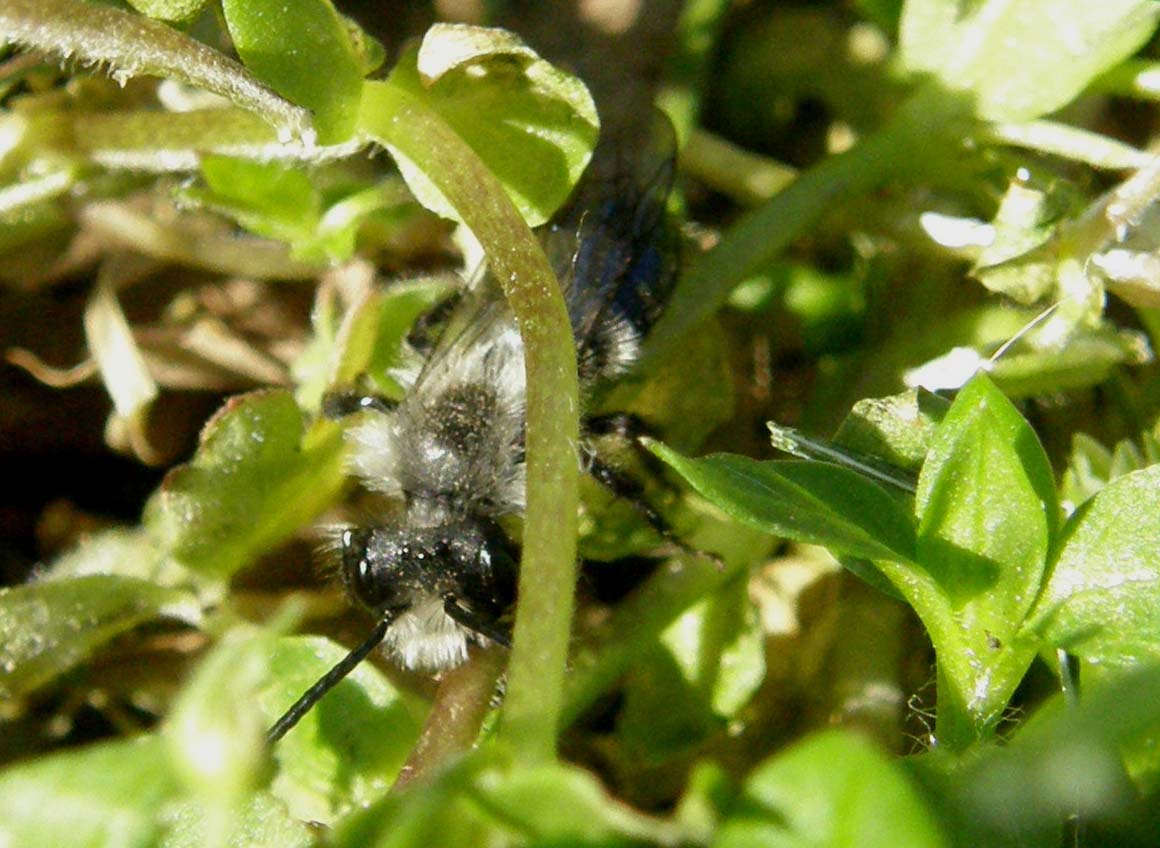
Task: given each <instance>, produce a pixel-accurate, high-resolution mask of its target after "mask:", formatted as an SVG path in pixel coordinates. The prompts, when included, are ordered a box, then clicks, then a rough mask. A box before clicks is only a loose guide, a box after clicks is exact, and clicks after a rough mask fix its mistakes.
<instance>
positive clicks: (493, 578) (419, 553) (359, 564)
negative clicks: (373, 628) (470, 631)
mask: <svg viewBox="0 0 1160 848" xmlns="http://www.w3.org/2000/svg"><path fill="white" fill-rule="evenodd" d="M339 544H340V547H341V550H342V579H343V583H344V584H345V585H346V589H347V592H348V593H349V594H350V596H351V597H352V598H354V599H355V600H356V601H357V602H358V603H360V604H362V605H363V606H364V607H366V608H367V609H368V610H370V611H371V612H373V613H375V614H378V615H382V614H384V613H386V612H388V611H391V610H400V609H404V608H406V607H410V606H412V605H413V604H415V603H419V602H421V601H422V600H423V599H424V598H428V597H430V596H437V597H447V596H454V597H460V598H467V599H471V600H472V601H475V602H476V603H479V604H482V605H484V606H488V607H496V608H503V607H505V606H506V605H507V604H508V603H510V601H511V598H512V596H513V595H514V584H515V559H514V555H513V553H512V550H511V544H510V542H508V541H507V539H506V537H505V536H504V535H503V533H502V531H500V530H499V528H498V527H494V528H493V527H492V526H491V525H490V522H487V523H486V524H485V523H482V522H477V521H455V522H452V523H448V524H444V525H440V526H436V527H422V528H415V527H407V526H399V527H349V528H346V529H345V530H343V531H342V533H341V535H340V539H339Z"/></svg>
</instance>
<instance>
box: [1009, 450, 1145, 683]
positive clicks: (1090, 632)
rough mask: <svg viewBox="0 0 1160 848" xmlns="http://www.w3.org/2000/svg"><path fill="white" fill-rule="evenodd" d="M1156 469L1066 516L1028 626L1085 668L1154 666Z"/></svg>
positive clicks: (1126, 479) (1130, 477) (1111, 487)
mask: <svg viewBox="0 0 1160 848" xmlns="http://www.w3.org/2000/svg"><path fill="white" fill-rule="evenodd" d="M1158 503H1160V465H1153V466H1151V467H1149V468H1146V469H1144V470H1142V471H1135V472H1132V473H1130V474H1127V475H1125V476H1123V477H1119V478H1117V479H1115V480H1113V481H1112V482H1110V483H1109V484H1108V485H1107V486H1106V487H1104V489H1103V490H1101V491H1100V492H1099V493H1098V494H1096V495H1095V497H1093V498H1092V499H1091V500H1090V501H1088V502H1087V503H1085V504H1084V505H1083V506H1081V507H1080V509H1079V510H1078V511H1077V512H1076V513H1075V514H1074V515H1073V516H1072V517H1071V519H1070V520H1069V521H1068V523H1067V526H1066V527H1065V530H1064V534H1063V542H1062V544H1061V546H1060V550H1059V556H1058V559H1057V560H1056V563H1055V566H1054V568H1053V569H1052V572H1051V577H1050V579H1049V580H1048V582H1047V588H1046V590H1045V592H1044V594H1043V597H1042V598H1041V599H1040V600H1039V603H1038V604H1037V606H1036V611H1035V614H1034V616H1033V617H1032V621H1031V622H1030V627H1031V628H1032V629H1033V630H1034V631H1036V632H1038V633H1040V634H1041V635H1042V637H1043V638H1044V639H1046V640H1047V641H1048V643H1050V644H1051V645H1055V646H1057V647H1061V648H1064V649H1066V650H1067V651H1069V652H1070V653H1073V654H1076V655H1078V656H1080V657H1082V658H1083V659H1085V660H1088V661H1090V662H1095V663H1100V664H1102V665H1111V666H1129V665H1136V664H1139V663H1141V662H1145V661H1151V662H1155V661H1157V660H1160V511H1158V510H1157V509H1156V506H1157V504H1158Z"/></svg>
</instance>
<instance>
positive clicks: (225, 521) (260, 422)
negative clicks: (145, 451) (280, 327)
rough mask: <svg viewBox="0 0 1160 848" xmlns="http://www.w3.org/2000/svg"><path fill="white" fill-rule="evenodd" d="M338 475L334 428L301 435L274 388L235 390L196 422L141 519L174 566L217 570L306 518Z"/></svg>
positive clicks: (297, 419) (294, 411)
mask: <svg viewBox="0 0 1160 848" xmlns="http://www.w3.org/2000/svg"><path fill="white" fill-rule="evenodd" d="M343 480H344V475H343V468H342V439H341V435H340V432H339V429H338V428H337V427H335V426H332V425H330V424H328V423H325V422H323V423H320V424H319V425H317V426H316V427H315V428H313V429H312V430H311V431H310V432H309V433H307V432H306V431H305V430H304V425H303V419H302V413H301V412H299V411H298V407H297V406H295V404H294V399H293V398H292V397H291V396H290V395H289V394H288V393H286V392H284V391H266V392H255V393H252V394H248V395H241V396H239V397H235V398H232V399H231V400H230V401H229V402H228V403H227V404H226V405H225V407H223V408H222V409H221V410H220V411H219V412H218V413H217V414H216V415H215V416H214V418H213V419H211V420H210V422H209V423H208V424H207V425H206V427H205V430H204V431H203V432H202V438H201V445H200V447H199V448H198V451H197V454H196V455H195V456H194V458H193V460H192V461H191V462H190V463H189V464H187V465H184V466H181V467H179V468H176V469H174V470H173V471H171V472H170V473H169V474H168V475H166V477H165V481H164V482H163V483H162V485H161V489H160V491H158V493H157V494H156V495H155V496H154V498H153V500H152V501H151V502H150V504H149V505H148V507H147V510H146V525H147V526H148V527H150V528H153V529H154V530H155V532H157V533H158V535H159V536H160V537H161V538H162V539H163V540H164V541H165V544H166V546H167V549H168V550H170V551H171V552H172V555H173V556H174V557H175V558H177V559H178V560H179V561H180V562H181V563H182V564H184V565H185V566H187V567H188V568H190V569H192V570H193V571H196V572H198V573H202V574H208V575H215V576H223V577H224V576H228V575H230V574H233V573H234V572H235V571H237V570H238V569H239V568H242V567H243V566H245V565H246V564H248V563H249V562H251V561H252V560H253V558H254V557H256V556H257V555H258V554H260V553H262V552H263V551H266V550H269V549H270V548H272V547H274V546H275V545H277V544H278V543H279V542H281V541H282V540H284V539H285V538H286V537H288V536H289V535H290V534H291V533H293V532H294V531H295V530H297V529H298V528H299V527H301V526H302V525H304V524H306V523H307V522H308V521H310V520H311V519H312V518H313V517H314V516H315V515H317V514H318V512H319V511H320V510H321V509H322V508H324V507H325V506H327V505H328V504H330V503H332V502H333V501H334V499H335V498H336V497H337V496H338V492H339V490H340V489H341V487H342V483H343Z"/></svg>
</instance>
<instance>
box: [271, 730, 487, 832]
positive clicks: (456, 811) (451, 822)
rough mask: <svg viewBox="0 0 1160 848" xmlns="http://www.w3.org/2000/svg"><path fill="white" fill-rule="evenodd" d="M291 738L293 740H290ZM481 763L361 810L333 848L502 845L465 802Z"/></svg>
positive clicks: (343, 826)
mask: <svg viewBox="0 0 1160 848" xmlns="http://www.w3.org/2000/svg"><path fill="white" fill-rule="evenodd" d="M287 738H289V737H287ZM476 760H477V758H475V759H473V758H471V757H470V756H469V757H468V758H467V759H466V760H461V761H460V762H459V763H457V764H455V765H453V766H451V767H450V768H449V769H446V770H444V771H443V772H441V773H439V774H438V775H436V776H435V777H434V779H432V780H427V781H423V782H422V783H418V784H411V785H410V786H408V787H407V788H406V789H404V790H403V791H401V792H399V791H396V792H392V793H390V794H388V795H387V796H386V797H384V798H381V799H379V800H378V801H377V802H376V803H374V804H371V805H368V806H364V808H363V809H360V810H356V811H355V812H354V813H352V814H351V815H349V816H346V817H344V818H343V820H342V821H341V822H339V823H338V824H337V825H336V826H335V828H334V831H333V832H332V834H331V838H330V840H329V843H328V844H330V845H332V846H334V848H427V846H431V845H488V844H502V843H501V842H500V840H499V838H498V837H499V833H498V832H497V831H499V828H497V827H496V826H495V824H494V823H492V822H491V821H489V820H488V817H487V816H486V815H485V814H484V813H483V812H481V810H480V809H479V805H478V804H475V803H471V802H470V801H468V800H467V799H466V798H465V794H464V788H465V786H466V784H467V780H468V779H470V776H471V774H472V773H473V772H477V771H478V770H479V766H478V764H477V761H476Z"/></svg>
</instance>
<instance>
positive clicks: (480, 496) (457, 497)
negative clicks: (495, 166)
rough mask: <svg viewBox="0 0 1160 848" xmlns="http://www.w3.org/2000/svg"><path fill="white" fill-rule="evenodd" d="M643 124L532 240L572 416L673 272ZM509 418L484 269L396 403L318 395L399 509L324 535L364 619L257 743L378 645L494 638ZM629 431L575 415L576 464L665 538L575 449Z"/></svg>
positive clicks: (499, 326)
mask: <svg viewBox="0 0 1160 848" xmlns="http://www.w3.org/2000/svg"><path fill="white" fill-rule="evenodd" d="M657 122H658V124H663V126H660V127H658V128H656V129H654V130H653V131H652V132H651V134H650V136H649V139H648V142H647V143H646V144H643V145H642V144H639V143H638V144H637V146H636V147H635V149H633V148H629V147H627V146H624V145H622V144H615V143H614V144H610V145H608V146H606V147H601V148H599V149H598V151H597V155H596V156H595V157H594V159H593V163H592V165H591V166H590V167H589V169H588V172H587V173H586V175H585V177H584V178H583V179H582V180H581V183H580V185H579V186H578V187H577V189H576V191H575V192H574V194H573V196H572V198H571V199H570V200H569V202H568V204H567V205H566V206H565V208H564V209H563V210H562V211H561V212H560V213H558V214H557V216H556V217H555V219H554V220H553V221H552V223H550V224H549V225H547V226H546V227H544V228H543V229H542V230H541V232H540V233H539V237H540V239H541V241H542V244H543V246H544V249H545V252H546V253H547V255H548V257H549V259H550V260H551V262H552V265H553V269H554V271H555V272H556V275H557V277H558V279H559V281H560V285H561V288H562V291H563V294H564V298H565V302H566V304H567V309H568V315H569V318H570V321H571V325H572V331H573V334H574V336H575V341H576V353H577V364H578V374H579V379H580V394H581V408H582V409H583V408H584V404H585V401H586V400H589V399H591V398H592V397H593V394H594V392H596V391H597V390H598V389H599V388H600V387H601V386H604V385H607V384H609V383H610V382H612V381H615V380H617V379H619V378H621V377H623V376H624V375H626V374H627V373H629V372H630V371H631V370H632V368H633V366H634V365H635V364H636V362H637V361H638V359H639V358H640V354H641V346H642V343H643V341H644V339H645V337H646V336H647V334H648V332H649V329H650V328H651V327H652V326H653V324H654V323H655V322H656V320H657V319H658V318H659V316H660V314H661V312H662V310H663V308H664V305H665V303H666V302H667V300H668V298H669V295H670V293H671V291H672V288H673V285H674V283H675V280H676V274H677V265H678V254H679V251H678V246H679V238H678V234H677V231H676V228H675V225H674V223H673V221H672V218H671V216H670V215H669V213H668V211H667V200H668V196H669V193H670V191H671V187H672V183H673V177H674V169H675V159H674V153H673V151H674V147H675V145H674V142H673V136H672V128H671V126H669V125H668V122H667V120H663V119H660V118H658V121H657ZM524 412H525V381H524V349H523V344H522V342H521V339H520V334H519V330H518V328H517V325H516V321H515V317H514V315H513V313H512V311H511V309H510V308H509V306H508V305H507V302H506V301H505V299H504V297H503V294H502V292H501V290H500V288H499V285H498V284H497V282H496V280H495V279H494V278H493V277H492V276H490V275H489V274H486V273H484V274H481V275H477V279H476V282H475V284H474V285H473V286H472V287H471V288H470V289H469V290H468V291H467V292H466V293H465V294H464V295H463V297H462V300H461V302H460V303H459V304H458V305H457V306H456V307H455V308H454V309H453V310H452V313H451V315H450V317H449V318H448V319H447V321H446V324H445V327H444V329H443V331H442V333H441V335H440V336H439V337H438V339H437V341H436V342H435V343H434V347H433V349H432V350H431V352H430V355H429V356H428V358H427V360H426V362H425V363H424V364H423V366H422V367H421V369H420V370H419V373H418V375H417V377H416V378H415V379H414V382H413V384H412V385H411V386H410V387H409V389H408V390H407V392H406V394H405V395H404V397H403V399H402V400H401V401H399V402H397V403H392V402H390V401H388V400H386V399H384V398H380V397H377V396H359V395H357V394H351V393H346V394H338V395H332V396H330V397H329V398H328V399H327V401H326V402H325V403H324V414H329V415H332V416H334V415H345V414H353V415H355V416H357V417H356V418H355V419H354V422H355V423H353V425H352V426H350V427H349V428H348V430H347V434H346V438H347V439H348V442H349V447H350V454H351V459H350V469H351V472H352V473H353V474H354V475H355V476H356V477H358V478H359V479H360V480H361V482H362V483H363V485H364V486H366V487H367V488H368V489H370V490H373V491H375V492H378V493H381V494H383V495H386V496H388V497H389V498H392V499H396V500H398V501H399V502H400V503H401V504H402V507H401V510H400V512H399V514H398V515H396V516H394V517H392V519H391V520H389V521H386V520H384V521H382V522H380V523H376V524H374V525H371V526H357V527H346V528H342V529H341V530H340V531H339V533H338V535H337V544H336V547H337V549H338V551H339V553H340V556H341V574H342V580H343V583H344V585H345V588H346V590H347V593H348V594H349V595H350V597H351V598H352V599H353V600H354V601H355V602H356V603H358V604H359V605H361V606H363V607H365V608H366V609H367V610H369V611H370V612H371V613H372V615H374V616H375V618H376V619H377V624H376V627H375V629H374V631H373V632H372V634H371V636H370V638H368V639H367V640H366V642H364V643H363V644H362V645H360V646H359V647H358V648H356V649H355V650H354V651H352V652H351V653H350V654H349V655H348V656H347V657H346V658H345V659H344V660H343V661H342V662H340V663H339V664H338V665H337V666H335V668H333V669H332V670H331V671H330V672H328V673H327V675H325V676H324V677H323V678H322V679H320V680H319V681H318V682H317V683H316V684H315V685H314V686H313V687H311V688H310V689H309V690H307V692H306V693H304V694H303V695H302V697H301V698H300V699H299V700H298V701H297V702H296V703H295V704H294V705H293V706H291V707H290V709H289V710H288V711H287V712H286V713H285V714H284V715H283V716H282V718H281V719H279V720H278V722H277V723H276V724H275V725H274V726H273V727H272V728H271V730H270V731H269V733H268V739H269V740H270V741H271V742H275V741H277V740H278V739H280V738H281V737H282V736H283V735H284V734H285V733H286V732H287V731H288V730H289V729H290V728H291V727H293V726H294V724H295V723H297V721H298V720H299V719H300V718H301V717H302V716H303V715H304V714H305V713H306V712H307V711H308V710H309V709H310V708H311V706H313V704H314V703H316V702H317V701H318V700H319V699H320V698H321V697H322V695H323V694H325V693H326V692H327V691H328V690H329V689H330V688H331V687H333V686H334V685H335V684H336V683H338V682H339V681H340V680H341V679H342V678H343V677H345V676H346V675H347V674H348V673H349V672H350V671H351V670H352V669H353V668H354V667H355V666H356V665H357V664H358V663H359V662H361V661H362V659H364V658H365V657H366V656H367V655H368V654H369V653H370V652H371V651H373V650H375V648H376V647H378V646H379V645H380V643H381V644H382V645H383V647H384V649H385V651H386V653H387V654H388V655H389V656H390V657H391V659H393V660H394V661H395V662H396V663H398V664H399V665H401V666H403V667H405V668H408V669H413V670H419V671H427V672H437V671H441V670H444V669H448V668H452V667H454V666H456V665H459V664H460V663H462V662H463V661H464V660H466V658H467V650H468V644H469V643H472V642H475V643H481V644H482V643H486V642H494V643H497V644H500V645H504V646H507V645H508V644H509V641H510V640H509V632H508V627H507V625H506V622H505V615H506V614H507V613H508V612H509V611H510V609H511V608H512V606H513V604H514V602H515V596H516V578H517V575H518V563H519V550H518V548H517V546H516V545H515V544H514V543H513V541H512V540H511V539H510V538H509V537H508V536H507V534H506V533H505V532H504V530H503V528H502V527H501V525H500V519H502V518H503V517H504V516H508V515H513V514H519V513H521V512H522V510H523V509H524V502H525V500H524V496H525V466H524ZM637 426H638V422H636V421H634V419H632V417H631V416H627V415H605V416H599V417H596V416H589V417H586V418H582V432H583V433H584V434H586V435H585V436H583V437H582V441H585V442H586V443H585V445H584V446H583V450H582V456H583V457H584V458H583V466H584V470H585V471H587V472H588V473H590V474H592V475H593V476H594V477H595V478H596V479H597V480H598V481H600V482H601V483H603V484H604V485H605V486H607V487H608V488H610V489H611V490H612V491H613V492H614V493H616V494H618V495H621V496H622V497H625V498H626V499H628V500H629V501H630V502H631V503H632V504H633V505H634V506H635V507H636V508H637V509H638V511H640V512H641V514H642V515H643V516H644V517H645V518H646V519H647V520H648V521H649V523H650V524H652V525H653V526H654V527H655V528H656V529H657V530H658V531H660V532H661V534H662V535H663V536H664V537H665V538H666V539H670V540H671V539H672V535H671V533H670V532H669V531H668V528H667V526H666V524H665V522H664V521H663V519H661V518H660V516H659V515H658V514H657V513H656V512H655V511H653V510H652V509H651V507H649V506H648V505H647V503H645V501H644V499H643V497H641V488H640V486H639V484H638V483H636V482H635V481H634V480H632V479H631V478H629V477H628V476H627V475H625V474H623V473H622V472H620V471H619V470H618V469H616V468H615V467H614V466H612V465H611V464H610V463H607V462H605V461H604V460H603V459H602V458H601V457H600V455H599V452H598V451H596V450H595V449H594V448H593V447H591V439H592V438H594V437H595V436H596V435H599V434H605V433H608V432H610V431H614V432H622V431H623V432H630V431H633V430H634V429H635V428H636V427H637Z"/></svg>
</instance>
